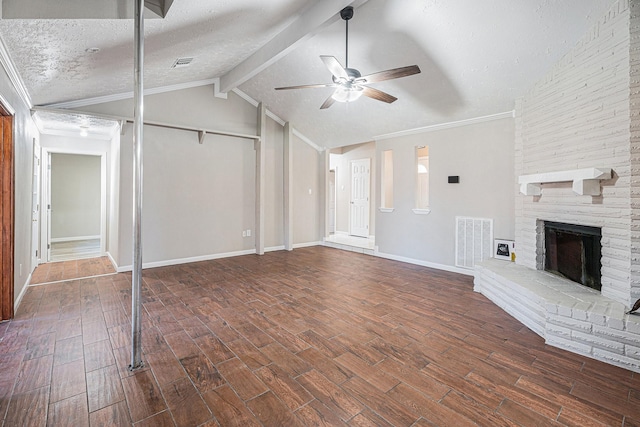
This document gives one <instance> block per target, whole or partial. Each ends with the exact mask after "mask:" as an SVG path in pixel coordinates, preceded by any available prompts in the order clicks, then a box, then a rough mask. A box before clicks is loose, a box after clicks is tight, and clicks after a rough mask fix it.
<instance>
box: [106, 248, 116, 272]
mask: <svg viewBox="0 0 640 427" xmlns="http://www.w3.org/2000/svg"><path fill="white" fill-rule="evenodd" d="M105 255H106V256H107V257H109V262H110V263H111V265H112V266H113V269H114V270H116V271H118V263H117V262H116V260H115V259H113V257H112V256H111V252H109V251H107V253H106V254H105Z"/></svg>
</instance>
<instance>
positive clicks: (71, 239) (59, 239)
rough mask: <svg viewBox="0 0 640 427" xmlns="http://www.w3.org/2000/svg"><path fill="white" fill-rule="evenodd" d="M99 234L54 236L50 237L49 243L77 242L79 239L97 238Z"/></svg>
mask: <svg viewBox="0 0 640 427" xmlns="http://www.w3.org/2000/svg"><path fill="white" fill-rule="evenodd" d="M100 237H101V236H100V235H99V234H98V235H97V236H77V237H56V238H55V239H54V238H52V239H51V243H62V242H77V241H79V240H95V239H99V238H100Z"/></svg>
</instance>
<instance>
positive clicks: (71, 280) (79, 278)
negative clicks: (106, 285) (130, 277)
mask: <svg viewBox="0 0 640 427" xmlns="http://www.w3.org/2000/svg"><path fill="white" fill-rule="evenodd" d="M116 274H118V273H117V272H116V273H105V274H94V275H90V276H84V277H74V278H72V279H62V280H54V281H53V282H44V283H34V284H33V285H29V286H42V285H51V284H52V283H64V282H73V281H74V280H84V279H89V278H91V279H92V278H94V277H104V276H115V275H116Z"/></svg>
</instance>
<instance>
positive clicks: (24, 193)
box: [0, 67, 38, 301]
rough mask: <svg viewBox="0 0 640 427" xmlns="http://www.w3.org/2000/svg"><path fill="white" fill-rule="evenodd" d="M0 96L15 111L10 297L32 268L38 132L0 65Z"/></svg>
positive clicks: (17, 295) (22, 286)
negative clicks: (12, 282) (12, 246)
mask: <svg viewBox="0 0 640 427" xmlns="http://www.w3.org/2000/svg"><path fill="white" fill-rule="evenodd" d="M0 96H1V97H2V99H3V100H4V102H5V103H6V104H7V105H6V106H7V107H8V108H9V109H12V110H13V111H14V112H15V115H14V120H13V144H14V170H15V212H14V214H15V224H14V235H15V243H14V263H13V265H14V300H16V301H17V300H18V298H20V296H21V293H22V292H23V290H24V289H25V285H26V283H27V281H28V279H29V276H30V275H31V272H32V271H33V269H34V268H35V267H36V266H35V265H31V254H32V253H33V252H32V251H35V250H36V248H32V247H31V190H32V172H33V140H34V138H38V131H37V129H36V127H35V124H34V123H33V120H32V119H31V112H30V107H31V106H30V105H27V103H26V101H25V100H23V99H22V98H21V97H20V96H19V94H18V92H17V91H16V89H15V87H14V85H13V83H12V82H11V79H10V78H9V76H8V75H7V73H6V72H5V70H4V69H2V68H1V67H0Z"/></svg>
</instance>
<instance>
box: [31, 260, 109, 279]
mask: <svg viewBox="0 0 640 427" xmlns="http://www.w3.org/2000/svg"><path fill="white" fill-rule="evenodd" d="M115 272H116V270H115V268H113V264H111V261H109V257H106V256H103V257H97V258H85V259H76V260H71V261H60V262H48V263H46V264H40V265H39V266H37V267H36V269H35V270H34V271H33V274H32V275H31V282H30V283H31V284H32V285H35V284H42V283H51V282H59V281H61V280H69V279H78V278H81V277H90V276H100V275H102V274H114V273H115Z"/></svg>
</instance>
